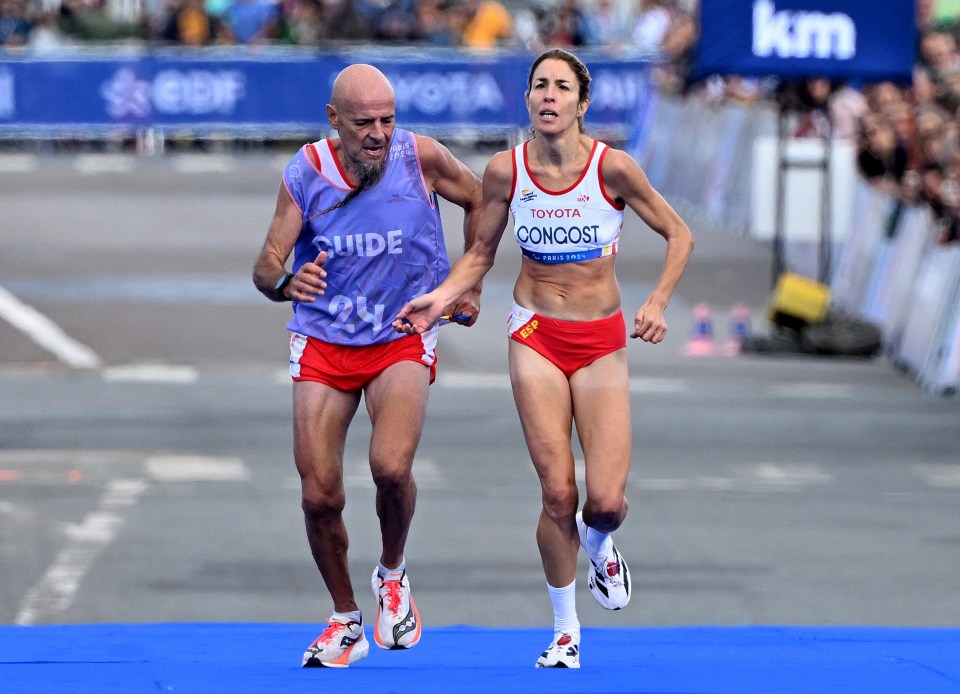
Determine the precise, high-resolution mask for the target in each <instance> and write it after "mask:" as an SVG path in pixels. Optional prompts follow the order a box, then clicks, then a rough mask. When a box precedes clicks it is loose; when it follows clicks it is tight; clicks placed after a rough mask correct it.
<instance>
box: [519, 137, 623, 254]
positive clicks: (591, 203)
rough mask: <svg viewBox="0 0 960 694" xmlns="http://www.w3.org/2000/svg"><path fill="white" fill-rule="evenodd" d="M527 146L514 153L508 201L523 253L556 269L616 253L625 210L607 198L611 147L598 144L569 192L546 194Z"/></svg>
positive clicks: (561, 191)
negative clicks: (604, 172)
mask: <svg viewBox="0 0 960 694" xmlns="http://www.w3.org/2000/svg"><path fill="white" fill-rule="evenodd" d="M527 144H528V143H527V142H524V143H523V144H521V145H517V146H516V147H514V149H513V176H514V181H513V192H512V194H511V196H510V211H511V213H512V214H513V220H514V226H513V235H514V238H516V240H517V243H519V244H520V249H521V250H522V251H523V254H524V255H525V256H527V257H528V258H532V259H533V260H536V261H537V262H540V263H549V264H553V263H576V262H580V261H583V260H591V259H593V258H600V257H602V256H606V255H613V254H614V253H616V252H617V246H618V244H619V242H620V231H621V230H622V228H623V209H624V206H623V205H619V204H617V203H616V202H615V201H614V200H612V199H611V198H609V197H608V196H607V194H606V191H605V190H604V188H603V181H602V180H601V178H600V167H601V165H602V163H603V158H604V156H605V155H606V153H607V151H608V150H609V148H608V147H607V145H605V144H603V143H602V142H600V141H599V140H594V141H593V150H592V151H591V152H590V159H589V160H588V161H587V165H586V167H584V170H583V173H582V174H581V175H580V178H579V179H577V181H576V182H575V183H574V184H573V185H572V186H570V187H569V188H567V189H566V190H548V189H546V188H544V187H543V186H541V185H540V184H539V183H537V181H536V179H535V178H534V177H533V175H532V174H531V173H530V169H529V167H528V165H527Z"/></svg>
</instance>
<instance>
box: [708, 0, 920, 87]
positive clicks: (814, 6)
mask: <svg viewBox="0 0 960 694" xmlns="http://www.w3.org/2000/svg"><path fill="white" fill-rule="evenodd" d="M916 37H917V31H916V19H915V17H914V0H886V2H883V3H877V2H875V0H844V2H837V0H702V1H701V3H700V39H699V41H698V45H697V48H696V56H695V59H694V79H695V80H699V79H703V78H705V77H709V76H710V75H750V76H763V75H775V76H777V77H783V78H787V79H791V78H806V77H828V78H831V79H838V80H861V81H864V82H877V81H881V80H893V81H897V82H903V83H909V82H910V81H911V80H912V78H913V66H914V63H915V60H916V40H917V39H916Z"/></svg>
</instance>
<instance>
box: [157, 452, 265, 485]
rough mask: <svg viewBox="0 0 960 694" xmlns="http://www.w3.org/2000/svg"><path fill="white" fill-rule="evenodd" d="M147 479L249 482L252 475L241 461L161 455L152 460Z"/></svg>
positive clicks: (161, 480)
mask: <svg viewBox="0 0 960 694" xmlns="http://www.w3.org/2000/svg"><path fill="white" fill-rule="evenodd" d="M145 466H146V470H147V476H148V477H149V478H150V479H151V480H153V481H154V482H245V481H247V480H248V479H250V471H249V470H248V469H247V467H246V465H244V464H243V461H242V460H240V458H217V457H206V456H190V455H158V456H153V457H152V458H148V459H147V461H146V463H145Z"/></svg>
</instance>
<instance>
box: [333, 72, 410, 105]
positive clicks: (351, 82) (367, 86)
mask: <svg viewBox="0 0 960 694" xmlns="http://www.w3.org/2000/svg"><path fill="white" fill-rule="evenodd" d="M394 99H395V97H394V93H393V87H392V86H391V85H390V80H388V79H387V76H386V75H384V74H383V73H382V72H380V71H379V70H378V69H377V68H375V67H374V66H373V65H366V64H363V63H358V64H356V65H350V66H348V67H345V68H344V69H343V70H341V71H340V74H339V75H337V78H336V79H335V80H334V81H333V90H332V92H331V94H330V103H331V105H332V106H333V107H334V108H336V109H354V108H356V107H357V106H358V104H360V103H384V102H386V101H389V102H390V103H393V102H394Z"/></svg>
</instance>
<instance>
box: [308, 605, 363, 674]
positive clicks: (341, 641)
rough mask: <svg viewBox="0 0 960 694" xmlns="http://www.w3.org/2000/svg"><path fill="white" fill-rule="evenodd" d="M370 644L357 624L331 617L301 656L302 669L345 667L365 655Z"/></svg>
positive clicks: (361, 627)
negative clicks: (325, 626)
mask: <svg viewBox="0 0 960 694" xmlns="http://www.w3.org/2000/svg"><path fill="white" fill-rule="evenodd" d="M369 650H370V642H369V641H367V639H366V637H365V636H364V635H363V626H361V625H360V624H358V623H357V622H346V621H340V620H338V619H336V618H335V617H331V618H330V621H329V622H328V623H327V628H326V629H324V630H323V633H322V634H320V636H318V637H317V640H316V641H314V642H313V643H312V644H310V648H308V649H307V651H306V653H304V654H303V663H302V665H303V667H347V666H349V665H351V664H353V663H355V662H357V661H358V660H360V659H361V658H363V657H365V656H366V655H367V652H368V651H369Z"/></svg>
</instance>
